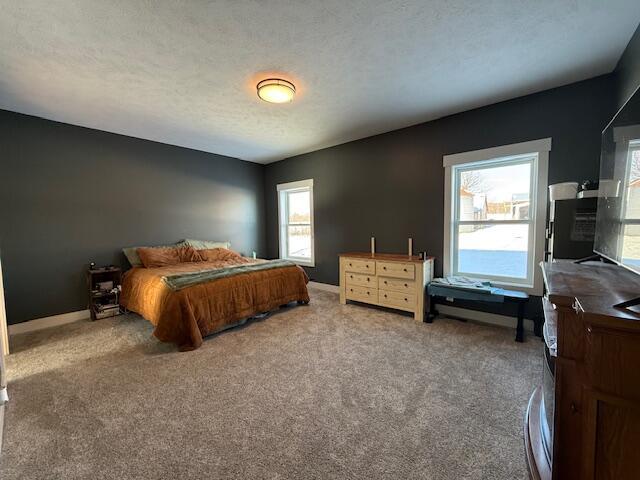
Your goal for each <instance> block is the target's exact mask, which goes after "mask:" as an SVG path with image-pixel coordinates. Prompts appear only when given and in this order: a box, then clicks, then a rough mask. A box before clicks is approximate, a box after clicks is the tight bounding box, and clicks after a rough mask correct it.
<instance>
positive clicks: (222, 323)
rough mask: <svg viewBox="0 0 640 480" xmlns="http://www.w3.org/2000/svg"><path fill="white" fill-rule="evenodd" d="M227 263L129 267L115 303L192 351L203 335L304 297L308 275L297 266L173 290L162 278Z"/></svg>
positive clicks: (161, 336)
mask: <svg viewBox="0 0 640 480" xmlns="http://www.w3.org/2000/svg"><path fill="white" fill-rule="evenodd" d="M232 264H233V263H230V262H219V261H218V262H197V263H180V264H177V265H170V266H165V267H158V268H139V267H134V268H132V269H131V270H129V271H128V272H126V273H125V275H124V277H123V280H122V295H121V297H120V304H121V305H122V306H123V307H124V308H126V309H128V310H131V311H132V312H136V313H139V314H140V315H142V316H143V317H144V318H146V319H147V320H149V321H150V322H151V323H152V324H153V325H154V326H155V330H154V332H153V334H154V335H155V336H156V337H157V338H158V339H159V340H161V341H163V342H173V343H175V344H176V345H178V348H179V349H180V350H193V349H196V348H198V347H199V346H200V345H202V338H203V337H205V336H207V335H210V334H212V333H215V332H218V331H220V330H224V329H225V328H228V327H229V326H233V325H234V324H236V323H237V322H238V321H240V320H242V319H244V318H247V317H250V316H252V315H256V314H258V313H262V312H266V311H269V310H273V309H275V308H277V307H279V306H280V305H284V304H286V303H289V302H293V301H301V302H308V301H309V293H308V292H307V282H308V281H309V279H308V277H307V275H306V273H305V272H304V270H303V269H302V268H300V267H298V266H291V267H283V268H274V269H270V270H261V271H256V272H250V273H242V274H239V275H234V276H231V277H226V278H220V279H217V280H212V281H208V282H204V283H201V284H198V285H192V286H190V287H186V288H183V289H182V290H178V291H172V290H171V289H170V288H169V287H168V286H167V284H166V283H165V282H164V280H163V279H162V277H163V276H166V275H173V274H176V273H186V272H195V271H199V270H205V269H208V268H221V267H228V266H230V265H232Z"/></svg>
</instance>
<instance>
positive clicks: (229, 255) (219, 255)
mask: <svg viewBox="0 0 640 480" xmlns="http://www.w3.org/2000/svg"><path fill="white" fill-rule="evenodd" d="M197 253H198V254H200V257H201V258H202V261H204V262H216V261H222V260H241V259H242V255H240V254H239V253H236V252H234V251H233V250H228V249H226V248H205V249H202V250H197Z"/></svg>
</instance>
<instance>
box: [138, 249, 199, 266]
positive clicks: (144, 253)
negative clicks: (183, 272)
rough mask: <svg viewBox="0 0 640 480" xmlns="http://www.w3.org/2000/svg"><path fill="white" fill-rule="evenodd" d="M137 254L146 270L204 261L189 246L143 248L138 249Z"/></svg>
mask: <svg viewBox="0 0 640 480" xmlns="http://www.w3.org/2000/svg"><path fill="white" fill-rule="evenodd" d="M137 253H138V256H139V257H140V260H141V261H142V264H143V265H144V266H145V267H146V268H155V267H165V266H167V265H175V264H177V263H186V262H200V261H202V258H201V257H200V254H199V253H198V252H197V251H196V250H195V249H194V248H193V247H190V246H188V245H183V246H179V247H141V248H138V250H137Z"/></svg>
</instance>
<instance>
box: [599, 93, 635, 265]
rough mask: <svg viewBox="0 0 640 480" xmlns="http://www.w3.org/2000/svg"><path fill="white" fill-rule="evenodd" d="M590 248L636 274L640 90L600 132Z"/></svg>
mask: <svg viewBox="0 0 640 480" xmlns="http://www.w3.org/2000/svg"><path fill="white" fill-rule="evenodd" d="M594 251H595V252H596V253H597V254H599V255H601V256H603V257H605V258H607V259H609V260H611V261H613V262H615V263H617V264H618V265H621V266H623V267H626V268H628V269H629V270H632V271H634V272H636V273H639V274H640V89H637V90H636V92H635V94H634V95H633V96H632V97H631V98H630V99H629V100H628V101H627V103H626V104H625V106H624V107H622V109H620V111H619V112H618V113H617V115H616V116H615V117H614V118H613V120H611V123H609V125H608V126H607V127H606V128H605V129H604V131H603V132H602V152H601V155H600V197H599V198H598V213H597V216H596V235H595V244H594Z"/></svg>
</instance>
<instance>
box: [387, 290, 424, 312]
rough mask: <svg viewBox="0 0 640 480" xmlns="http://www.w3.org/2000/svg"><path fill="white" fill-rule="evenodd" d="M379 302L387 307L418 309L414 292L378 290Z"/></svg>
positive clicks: (411, 310)
mask: <svg viewBox="0 0 640 480" xmlns="http://www.w3.org/2000/svg"><path fill="white" fill-rule="evenodd" d="M378 303H379V304H380V305H384V306H386V307H393V308H401V309H403V310H409V311H410V312H413V311H414V310H415V309H416V305H417V302H416V296H415V295H414V294H412V293H402V292H392V291H391V290H379V291H378Z"/></svg>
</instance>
